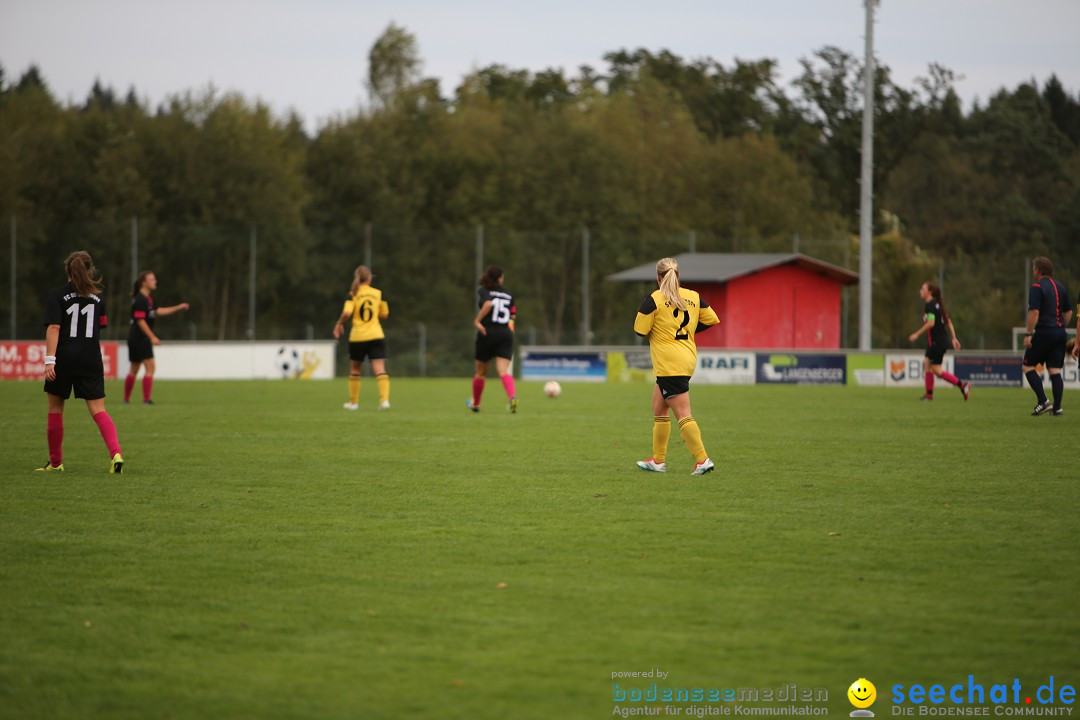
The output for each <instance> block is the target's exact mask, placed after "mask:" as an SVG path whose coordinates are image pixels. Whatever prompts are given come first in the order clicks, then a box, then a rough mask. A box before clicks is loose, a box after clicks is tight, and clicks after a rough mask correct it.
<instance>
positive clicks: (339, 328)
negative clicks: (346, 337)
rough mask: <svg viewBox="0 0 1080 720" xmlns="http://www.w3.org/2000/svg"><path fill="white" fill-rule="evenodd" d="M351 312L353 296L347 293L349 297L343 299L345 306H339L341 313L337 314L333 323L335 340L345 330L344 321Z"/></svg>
mask: <svg viewBox="0 0 1080 720" xmlns="http://www.w3.org/2000/svg"><path fill="white" fill-rule="evenodd" d="M352 314H353V296H352V293H349V297H348V298H347V299H346V300H345V306H344V307H342V308H341V315H339V316H338V319H337V322H336V323H334V339H335V340H337V339H338V338H339V337H341V333H342V332H344V331H345V321H346V320H348V319H349V318H350V317H351V316H352Z"/></svg>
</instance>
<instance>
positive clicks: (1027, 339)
mask: <svg viewBox="0 0 1080 720" xmlns="http://www.w3.org/2000/svg"><path fill="white" fill-rule="evenodd" d="M1024 347H1026V348H1030V347H1031V336H1030V335H1025V336H1024Z"/></svg>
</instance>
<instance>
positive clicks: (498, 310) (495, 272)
mask: <svg viewBox="0 0 1080 720" xmlns="http://www.w3.org/2000/svg"><path fill="white" fill-rule="evenodd" d="M479 285H480V287H479V288H478V289H477V291H476V295H477V302H478V305H479V307H480V311H479V312H477V313H476V317H475V318H473V325H475V326H476V375H475V376H473V381H472V398H470V399H469V400H467V401H466V403H465V404H466V405H468V406H469V409H470V410H472V411H473V412H480V397H481V396H482V395H483V394H484V381H485V378H486V377H487V373H488V368H489V367H490V366H491V359H492V358H494V359H495V372H497V373H499V378H500V379H501V380H502V384H503V389H504V390H506V397H507V398H509V399H510V412H512V413H516V412H517V406H518V401H517V391H516V389H515V387H514V376H513V375H512V374H511V373H510V360H511V358H513V357H514V319H515V318H516V317H517V307H515V306H514V296H513V295H512V294H511V293H510V291H508V290H507V289H506V288H504V287H503V269H502V268H501V267H499V266H498V265H492V266H491V267H489V268H488V269H487V271H485V272H484V274H483V276H481V278H480V283H479Z"/></svg>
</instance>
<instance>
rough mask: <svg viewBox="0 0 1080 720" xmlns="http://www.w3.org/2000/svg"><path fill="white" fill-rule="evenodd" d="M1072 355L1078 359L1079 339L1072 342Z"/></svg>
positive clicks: (1079, 354)
mask: <svg viewBox="0 0 1080 720" xmlns="http://www.w3.org/2000/svg"><path fill="white" fill-rule="evenodd" d="M1072 356H1073V357H1074V358H1076V359H1077V360H1080V340H1077V341H1076V342H1075V343H1073V351H1072Z"/></svg>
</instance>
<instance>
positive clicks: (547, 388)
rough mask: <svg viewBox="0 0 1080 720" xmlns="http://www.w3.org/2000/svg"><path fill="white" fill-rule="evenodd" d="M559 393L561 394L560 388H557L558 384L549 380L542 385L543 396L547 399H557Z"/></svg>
mask: <svg viewBox="0 0 1080 720" xmlns="http://www.w3.org/2000/svg"><path fill="white" fill-rule="evenodd" d="M560 393H562V388H561V387H560V386H559V383H557V382H555V381H554V380H549V381H548V383H547V384H546V385H544V394H545V395H547V396H548V397H549V398H557V397H559V394H560Z"/></svg>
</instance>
